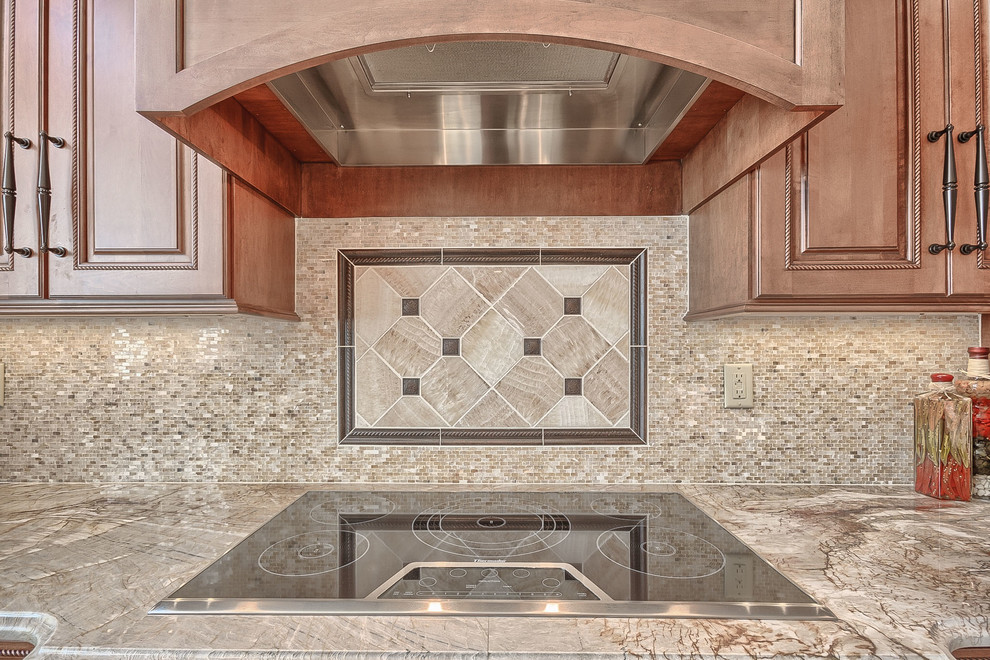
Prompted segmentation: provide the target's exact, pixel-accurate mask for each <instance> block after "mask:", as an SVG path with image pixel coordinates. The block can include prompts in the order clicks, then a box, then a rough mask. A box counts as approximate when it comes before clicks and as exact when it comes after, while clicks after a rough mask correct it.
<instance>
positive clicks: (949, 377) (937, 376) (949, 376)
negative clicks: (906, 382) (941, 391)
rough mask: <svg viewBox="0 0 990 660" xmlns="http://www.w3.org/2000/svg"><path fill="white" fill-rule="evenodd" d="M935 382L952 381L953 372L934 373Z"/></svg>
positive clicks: (933, 379)
mask: <svg viewBox="0 0 990 660" xmlns="http://www.w3.org/2000/svg"><path fill="white" fill-rule="evenodd" d="M932 382H933V383H951V382H952V374H932Z"/></svg>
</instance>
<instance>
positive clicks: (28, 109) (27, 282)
mask: <svg viewBox="0 0 990 660" xmlns="http://www.w3.org/2000/svg"><path fill="white" fill-rule="evenodd" d="M0 11H2V14H0V30H2V38H3V62H2V80H3V83H2V88H0V94H2V99H0V102H2V105H0V116H2V117H3V126H2V131H0V133H7V132H10V133H11V134H12V135H13V137H16V138H19V139H21V140H30V145H29V146H28V147H27V148H26V149H23V148H21V147H20V146H19V145H17V144H13V145H12V149H11V155H12V158H11V160H10V162H7V161H6V159H5V158H4V157H3V150H2V149H0V161H2V163H3V166H5V167H7V168H12V169H13V172H14V176H15V182H16V185H15V186H14V187H13V188H9V189H7V190H5V191H4V195H5V196H6V197H8V199H9V198H10V197H14V199H15V206H14V215H13V217H8V218H7V221H8V222H12V223H13V234H14V244H13V245H12V246H7V245H5V247H13V248H20V249H23V248H27V249H30V250H31V255H30V256H28V257H24V256H21V255H20V254H15V253H14V252H9V253H8V252H5V251H0V305H2V304H3V301H4V300H23V299H33V298H37V297H38V296H40V295H41V288H40V287H41V281H42V280H41V278H40V268H41V263H42V262H41V261H40V260H39V258H38V234H37V226H38V225H37V218H36V211H37V206H36V189H37V180H36V174H37V172H36V169H37V165H38V126H39V123H38V119H39V113H40V112H41V107H40V105H39V99H38V88H39V86H38V80H39V79H40V75H41V72H40V62H41V58H40V46H41V38H40V37H41V33H40V29H41V20H40V16H39V13H38V11H39V5H38V3H37V2H36V1H34V0H20V1H19V2H14V1H12V0H4V2H3V3H2V10H0ZM0 147H2V148H3V149H5V148H6V144H5V142H0ZM8 203H9V202H8ZM2 235H3V230H2V229H0V243H4V244H5V243H6V239H5V238H3V237H2Z"/></svg>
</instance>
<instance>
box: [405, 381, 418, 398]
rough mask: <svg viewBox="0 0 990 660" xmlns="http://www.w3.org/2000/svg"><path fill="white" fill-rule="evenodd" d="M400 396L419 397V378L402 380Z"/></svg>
mask: <svg viewBox="0 0 990 660" xmlns="http://www.w3.org/2000/svg"><path fill="white" fill-rule="evenodd" d="M402 394H403V395H408V396H418V395H419V378H403V379H402Z"/></svg>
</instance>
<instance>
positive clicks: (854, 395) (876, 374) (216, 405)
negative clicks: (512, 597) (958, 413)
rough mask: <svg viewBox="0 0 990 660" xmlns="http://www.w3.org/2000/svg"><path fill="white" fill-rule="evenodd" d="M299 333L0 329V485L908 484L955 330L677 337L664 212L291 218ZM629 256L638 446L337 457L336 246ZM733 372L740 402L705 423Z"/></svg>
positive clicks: (813, 323)
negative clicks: (920, 403) (0, 378)
mask: <svg viewBox="0 0 990 660" xmlns="http://www.w3.org/2000/svg"><path fill="white" fill-rule="evenodd" d="M297 228H298V231H297V243H298V257H297V262H298V276H297V311H298V313H299V315H300V316H301V317H302V319H303V320H302V322H300V323H292V322H287V321H278V320H270V319H263V318H257V317H251V316H229V317H170V318H91V319H32V318H25V319H0V360H2V361H3V363H4V365H5V367H6V382H5V385H6V400H5V404H4V406H3V407H0V429H2V440H0V480H3V481H251V482H271V481H312V482H382V481H385V482H395V483H403V482H407V483H408V482H424V483H425V482H434V483H436V482H452V483H453V482H473V483H491V484H501V483H548V482H549V483H561V484H566V483H674V482H677V483H685V482H702V483H704V482H712V483H715V482H717V483H781V482H784V483H840V484H854V483H861V484H876V483H901V484H909V483H911V482H912V479H913V474H912V471H911V446H912V445H911V442H912V431H911V429H912V426H911V424H912V414H911V400H912V397H913V395H914V394H916V393H917V392H918V391H921V390H922V389H923V388H924V387H925V385H926V381H927V380H928V374H930V373H932V372H934V371H950V372H957V373H958V372H960V371H961V370H962V369H963V368H964V367H965V364H966V362H965V361H966V347H967V346H971V345H975V344H976V343H977V342H978V340H979V321H978V318H977V317H976V316H975V315H903V316H860V315H857V316H855V317H849V316H824V317H815V316H808V317H766V318H736V319H724V320H716V321H703V322H693V323H685V322H684V321H683V320H682V317H683V315H684V312H685V310H686V308H687V284H688V283H687V264H688V254H687V249H686V247H685V246H686V245H687V221H686V219H685V218H683V217H653V218H642V217H607V218H598V217H570V218H537V217H533V218H400V219H395V218H390V219H383V218H366V219H353V220H327V219H303V220H300V221H298V224H297ZM449 246H459V247H486V248H488V247H504V248H520V247H589V248H596V247H603V246H612V247H627V246H637V247H644V248H647V250H648V253H647V254H648V264H647V278H648V280H647V296H648V301H647V305H646V308H647V310H648V315H649V318H648V319H647V329H648V341H647V342H646V343H647V345H648V346H649V349H648V351H649V356H648V360H647V363H648V365H649V366H648V371H647V373H646V374H645V378H646V381H647V388H646V390H647V392H648V393H649V397H648V411H647V412H648V416H647V419H646V423H647V426H648V429H647V435H648V444H646V445H634V446H629V445H624V446H496V447H489V446H480V447H479V446H453V447H445V446H367V445H347V444H344V445H339V444H338V437H337V428H338V426H337V425H338V415H337V396H338V367H337V364H338V358H337V348H336V347H337V320H338V319H337V263H336V251H337V250H338V249H360V248H424V247H449ZM726 362H732V363H740V362H742V363H745V362H749V363H752V364H753V372H754V389H755V392H754V395H755V407H754V408H753V409H751V410H746V409H743V410H725V409H723V408H722V384H721V369H722V364H723V363H726Z"/></svg>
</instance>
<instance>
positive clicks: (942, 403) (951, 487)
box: [914, 374, 973, 501]
mask: <svg viewBox="0 0 990 660" xmlns="http://www.w3.org/2000/svg"><path fill="white" fill-rule="evenodd" d="M952 380H953V379H952V375H951V374H932V382H931V384H930V385H929V390H928V391H927V392H924V393H922V394H919V395H918V396H916V397H915V399H914V470H915V479H914V489H915V491H917V492H919V493H922V494H924V495H929V496H931V497H937V498H939V499H942V500H963V501H969V499H970V491H971V489H972V479H971V474H972V447H973V444H972V424H973V407H972V406H973V404H972V402H971V401H970V399H969V398H968V397H965V396H962V395H960V394H957V393H956V391H955V388H954V387H953V385H952Z"/></svg>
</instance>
